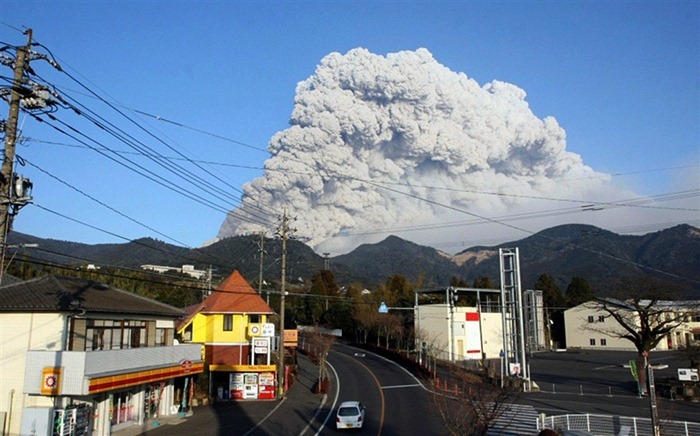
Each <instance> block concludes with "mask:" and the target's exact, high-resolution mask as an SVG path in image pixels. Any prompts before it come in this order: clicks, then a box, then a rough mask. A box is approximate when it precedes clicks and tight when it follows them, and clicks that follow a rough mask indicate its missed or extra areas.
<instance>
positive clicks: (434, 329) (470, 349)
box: [414, 288, 546, 361]
mask: <svg viewBox="0 0 700 436" xmlns="http://www.w3.org/2000/svg"><path fill="white" fill-rule="evenodd" d="M419 292H423V293H435V294H437V293H442V292H445V293H446V299H447V300H449V298H450V297H449V295H452V298H455V297H454V296H457V298H458V299H466V301H470V300H471V302H472V303H474V304H472V305H467V306H463V305H456V304H454V303H455V302H454V301H452V302H448V303H443V304H423V305H419V304H416V306H415V308H414V311H415V329H416V338H420V342H422V343H424V344H425V345H426V346H427V347H429V348H430V350H429V351H430V352H431V353H433V354H434V355H435V357H436V358H438V359H444V360H452V361H458V360H472V359H494V358H499V357H502V356H501V352H502V351H503V350H504V348H505V347H504V345H503V341H504V338H503V316H502V314H501V305H500V303H499V300H500V293H501V291H500V290H498V289H471V288H450V291H449V292H446V291H435V292H433V291H419ZM460 293H461V295H460ZM524 294H525V298H523V304H524V305H525V306H526V307H525V308H524V309H525V310H523V316H524V317H525V321H524V326H525V331H526V336H527V337H526V338H524V340H525V342H526V348H527V349H528V350H531V351H537V350H542V349H545V348H546V344H545V335H544V328H545V323H546V320H545V317H544V310H543V308H542V293H541V291H525V293H524ZM419 345H421V344H419ZM422 351H426V350H422Z"/></svg>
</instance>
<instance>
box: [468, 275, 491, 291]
mask: <svg viewBox="0 0 700 436" xmlns="http://www.w3.org/2000/svg"><path fill="white" fill-rule="evenodd" d="M473 287H474V288H479V289H496V285H494V284H493V282H492V281H491V278H489V277H481V278H478V279H474V286H473Z"/></svg>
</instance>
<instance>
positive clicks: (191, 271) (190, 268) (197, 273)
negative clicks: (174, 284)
mask: <svg viewBox="0 0 700 436" xmlns="http://www.w3.org/2000/svg"><path fill="white" fill-rule="evenodd" d="M141 269H145V270H147V271H155V272H157V273H159V274H164V273H167V272H176V273H181V274H187V275H188V276H190V277H193V278H195V279H198V280H202V279H204V278H206V277H207V274H208V273H209V272H208V271H205V270H201V269H195V268H194V265H182V268H179V267H176V266H164V265H141Z"/></svg>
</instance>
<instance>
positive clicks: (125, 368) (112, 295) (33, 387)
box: [0, 276, 204, 435]
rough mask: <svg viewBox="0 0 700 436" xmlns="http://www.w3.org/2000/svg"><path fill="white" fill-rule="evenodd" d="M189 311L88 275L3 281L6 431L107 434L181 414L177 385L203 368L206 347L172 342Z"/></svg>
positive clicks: (1, 420) (0, 395)
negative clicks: (177, 325) (84, 277)
mask: <svg viewBox="0 0 700 436" xmlns="http://www.w3.org/2000/svg"><path fill="white" fill-rule="evenodd" d="M182 315H183V312H182V311H181V310H180V309H177V308H175V307H172V306H168V305H166V304H162V303H159V302H157V301H154V300H151V299H147V298H144V297H140V296H138V295H135V294H133V293H130V292H127V291H123V290H120V289H116V288H112V287H109V286H106V285H103V284H101V283H97V282H93V281H89V280H81V279H75V278H67V277H57V276H45V277H40V278H36V279H33V280H29V281H26V282H19V283H14V284H9V285H6V286H2V287H0V343H1V344H2V346H1V347H0V368H2V370H1V371H0V424H1V425H2V429H3V434H10V435H19V434H22V435H25V434H33V435H53V434H93V435H109V434H111V432H112V430H115V429H119V428H123V427H125V426H132V425H144V422H145V421H147V420H148V419H149V418H152V417H155V416H161V417H162V416H164V415H169V414H174V413H177V406H178V405H179V404H180V403H178V404H176V402H175V396H176V395H175V387H176V386H180V387H182V386H183V385H184V384H185V383H184V381H185V379H188V381H189V382H190V385H191V382H192V376H194V375H195V374H197V373H201V372H202V371H203V366H204V365H203V362H202V357H201V346H200V345H178V346H174V345H173V344H174V327H175V320H176V319H177V318H178V317H180V316H182ZM57 424H59V427H58V428H59V430H58V431H57V432H56V433H54V430H55V429H56V428H57V427H56V425H57ZM70 432H73V433H70ZM81 432H82V433H81Z"/></svg>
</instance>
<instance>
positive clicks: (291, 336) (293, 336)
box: [284, 329, 299, 347]
mask: <svg viewBox="0 0 700 436" xmlns="http://www.w3.org/2000/svg"><path fill="white" fill-rule="evenodd" d="M298 342H299V332H298V331H297V330H296V329H294V330H285V331H284V346H285V347H296V346H297V343H298Z"/></svg>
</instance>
